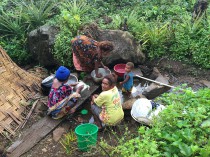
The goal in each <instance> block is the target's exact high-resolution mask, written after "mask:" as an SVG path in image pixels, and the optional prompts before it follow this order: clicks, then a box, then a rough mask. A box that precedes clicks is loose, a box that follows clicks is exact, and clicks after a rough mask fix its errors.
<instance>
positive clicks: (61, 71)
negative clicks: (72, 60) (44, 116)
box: [48, 66, 83, 119]
mask: <svg viewBox="0 0 210 157" xmlns="http://www.w3.org/2000/svg"><path fill="white" fill-rule="evenodd" d="M69 76H70V70H69V69H67V68H66V67H64V66H60V67H59V68H58V69H57V71H56V73H55V78H54V80H53V84H52V87H51V90H50V93H49V96H48V114H49V115H51V116H52V118H53V119H59V118H62V117H63V116H65V115H67V114H68V113H73V112H74V111H75V105H76V101H77V99H76V98H78V97H80V94H79V93H80V92H81V90H82V88H83V86H80V87H79V88H78V89H77V91H76V92H75V93H73V90H72V87H71V86H70V85H68V84H66V82H67V81H68V78H69Z"/></svg>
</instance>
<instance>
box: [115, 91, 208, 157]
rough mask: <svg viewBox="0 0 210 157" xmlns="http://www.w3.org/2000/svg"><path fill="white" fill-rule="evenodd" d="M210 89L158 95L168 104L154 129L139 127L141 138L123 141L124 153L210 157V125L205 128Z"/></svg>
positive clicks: (122, 152) (121, 149)
mask: <svg viewBox="0 0 210 157" xmlns="http://www.w3.org/2000/svg"><path fill="white" fill-rule="evenodd" d="M209 96H210V90H209V89H208V88H205V89H200V90H199V91H197V92H194V91H192V89H191V88H186V89H182V90H181V91H179V88H177V89H176V90H174V91H173V92H172V93H166V94H164V95H163V97H160V98H158V99H157V100H156V101H160V102H161V103H162V104H165V105H167V108H166V109H165V110H163V111H162V112H161V113H160V114H159V117H157V118H156V119H154V123H153V126H152V128H147V127H145V126H142V127H140V128H139V137H136V138H133V139H132V140H129V141H127V142H126V143H122V144H120V145H119V146H118V147H117V149H116V150H115V151H118V152H121V156H128V155H134V156H199V155H204V156H208V155H209V153H208V150H209V133H210V128H209V127H201V124H202V122H203V121H205V120H206V119H208V117H209V116H210V105H207V104H210V100H209V99H208V97H209Z"/></svg>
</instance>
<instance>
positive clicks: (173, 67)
mask: <svg viewBox="0 0 210 157" xmlns="http://www.w3.org/2000/svg"><path fill="white" fill-rule="evenodd" d="M154 67H157V69H158V70H159V71H160V73H161V74H162V75H164V76H165V77H168V78H169V83H170V84H171V85H173V86H178V85H180V84H183V83H186V84H187V86H188V87H192V88H193V89H194V90H198V89H200V88H204V87H207V88H210V70H204V69H199V68H196V67H193V66H189V65H185V64H182V63H181V62H177V61H170V60H167V59H166V58H163V59H161V60H157V61H152V62H147V64H146V65H144V66H139V68H140V69H141V70H142V73H143V74H144V76H145V77H146V76H149V75H150V74H151V73H152V71H153V68H154ZM33 72H34V71H33ZM35 72H36V71H35ZM41 75H42V77H43V78H44V77H46V76H47V75H48V74H46V72H45V73H42V74H41ZM150 76H151V75H150ZM46 101H47V97H43V98H42V101H41V102H42V105H40V106H42V107H40V108H37V109H36V110H35V112H34V113H33V115H32V116H31V117H30V120H29V121H28V123H27V124H26V126H25V127H24V128H23V129H22V130H20V132H19V133H17V136H16V137H13V138H12V139H11V141H10V140H8V139H6V138H4V137H2V136H0V141H1V142H0V156H1V154H3V152H4V151H5V150H6V148H7V147H8V146H10V145H11V143H12V141H14V140H15V139H16V138H18V137H19V136H20V134H22V133H23V132H24V131H25V130H27V128H29V127H30V126H32V125H33V124H34V123H35V122H37V121H38V120H39V119H41V118H42V117H43V116H44V112H43V111H44V110H45V109H44V107H43V103H45V102H46ZM85 108H86V109H87V110H88V111H89V101H87V102H86V103H85ZM89 113H90V111H89ZM90 116H91V115H90V114H87V115H82V114H81V113H80V112H77V113H76V114H75V116H74V117H73V118H69V119H68V120H66V121H64V122H63V123H62V124H61V125H60V126H59V127H58V128H57V129H55V131H54V132H53V133H50V134H49V135H48V136H47V137H46V138H44V139H43V140H41V141H40V142H39V143H38V144H37V145H36V146H35V147H33V148H32V149H31V150H30V151H28V152H27V153H25V154H24V155H22V157H37V156H44V157H61V156H62V157H65V156H75V157H76V156H107V155H106V153H105V152H104V151H103V150H102V149H100V148H101V147H100V146H99V145H97V146H96V148H93V150H92V151H91V153H87V152H81V151H79V150H78V148H77V146H76V142H72V147H71V148H70V150H72V153H71V155H67V154H66V152H65V149H64V147H63V146H62V144H61V141H62V139H64V136H65V134H66V133H68V132H69V131H70V130H72V131H74V129H75V127H76V126H77V125H79V124H80V123H81V122H83V120H84V121H87V120H88V119H89V118H90ZM139 125H140V124H139V123H137V122H135V121H134V120H133V119H132V118H131V117H130V116H129V114H128V115H127V116H126V117H125V120H124V121H123V122H122V123H121V124H120V126H119V127H117V128H114V130H112V129H106V130H104V131H102V132H99V134H98V141H101V140H103V139H104V140H106V141H107V142H108V143H110V144H111V145H113V146H114V145H116V143H117V142H118V141H117V138H116V135H115V134H117V136H118V137H120V136H121V135H123V133H125V132H126V129H125V128H129V131H130V132H131V133H130V134H131V135H132V134H135V133H136V130H137V128H138V127H139ZM2 156H4V155H2Z"/></svg>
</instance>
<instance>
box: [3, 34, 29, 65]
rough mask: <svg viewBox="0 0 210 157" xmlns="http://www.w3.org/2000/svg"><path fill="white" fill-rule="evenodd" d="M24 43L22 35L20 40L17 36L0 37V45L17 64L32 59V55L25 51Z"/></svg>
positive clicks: (23, 63)
mask: <svg viewBox="0 0 210 157" xmlns="http://www.w3.org/2000/svg"><path fill="white" fill-rule="evenodd" d="M25 43H26V41H25V38H24V37H23V38H21V40H20V39H18V38H9V39H3V38H0V45H1V46H2V47H3V48H4V49H5V50H6V52H7V53H8V55H9V56H10V57H11V59H12V60H13V61H14V62H15V63H17V64H19V65H26V64H29V63H31V61H32V58H31V57H32V56H31V55H30V54H29V53H28V52H27V51H26V48H25V46H24V45H26V44H25Z"/></svg>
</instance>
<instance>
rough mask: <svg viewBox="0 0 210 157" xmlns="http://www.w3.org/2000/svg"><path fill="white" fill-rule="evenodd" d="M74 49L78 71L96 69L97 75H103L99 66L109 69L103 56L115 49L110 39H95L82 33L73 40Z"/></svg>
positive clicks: (75, 64) (74, 58) (74, 60)
mask: <svg viewBox="0 0 210 157" xmlns="http://www.w3.org/2000/svg"><path fill="white" fill-rule="evenodd" d="M71 43H72V51H73V63H74V66H75V68H76V70H77V71H84V72H91V71H92V70H95V72H96V77H102V75H101V74H100V73H98V68H99V67H101V66H102V67H103V68H105V69H107V67H106V66H104V64H103V63H102V59H103V57H106V56H108V55H109V54H110V52H111V51H112V50H113V49H114V46H113V44H112V43H111V42H110V41H101V42H98V41H95V40H93V39H91V38H88V37H87V36H85V35H80V36H77V37H75V38H74V39H72V40H71Z"/></svg>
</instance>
